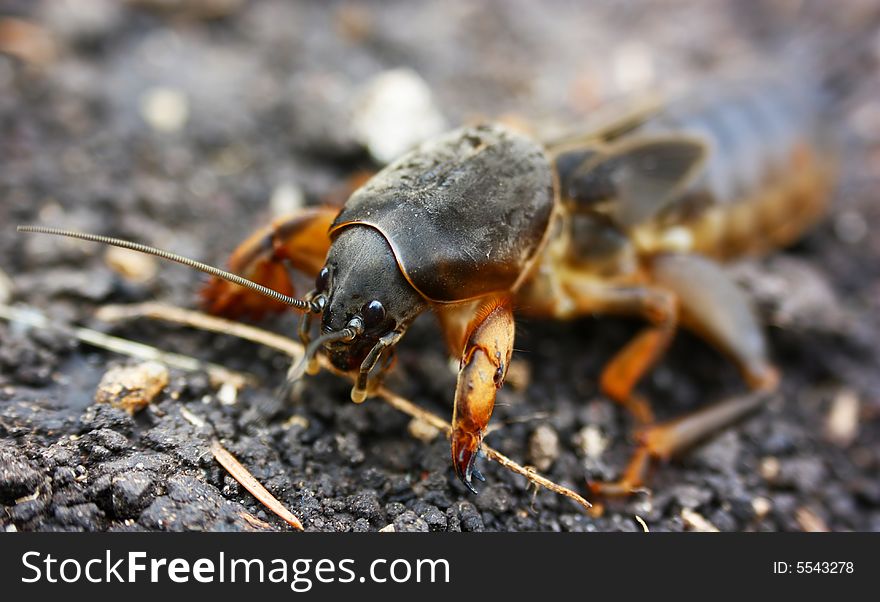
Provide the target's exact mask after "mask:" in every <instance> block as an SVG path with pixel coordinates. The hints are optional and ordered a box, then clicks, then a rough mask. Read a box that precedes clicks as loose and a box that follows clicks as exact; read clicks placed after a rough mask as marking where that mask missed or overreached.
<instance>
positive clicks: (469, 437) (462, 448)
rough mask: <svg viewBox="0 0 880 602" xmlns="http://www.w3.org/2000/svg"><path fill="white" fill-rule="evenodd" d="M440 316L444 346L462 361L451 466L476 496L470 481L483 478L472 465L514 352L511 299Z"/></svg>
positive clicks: (467, 307) (454, 418)
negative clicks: (444, 336)
mask: <svg viewBox="0 0 880 602" xmlns="http://www.w3.org/2000/svg"><path fill="white" fill-rule="evenodd" d="M439 315H440V320H441V324H442V325H443V327H444V330H445V332H446V336H447V341H448V342H449V343H450V346H451V348H452V350H454V351H455V350H457V353H458V354H460V357H461V363H460V367H459V372H458V383H457V385H456V389H455V408H454V410H453V414H452V434H451V447H452V463H453V466H454V467H455V472H456V474H457V475H458V477H459V478H460V479H461V481H462V482H463V483H464V484H465V486H467V487H468V488H469V489H470V490H471V491H473V492H476V490H475V488H474V486H473V483H472V478H473V477H475V478H477V479H479V480H482V475H481V474H480V472H479V470H477V469H476V468H475V467H474V463H475V461H476V458H477V454H478V452H479V450H480V446H481V444H482V441H483V435H484V434H485V431H486V426H487V425H488V424H489V419H490V418H491V417H492V410H493V409H494V407H495V396H496V394H497V392H498V389H500V388H501V385H502V384H503V383H504V378H505V376H506V375H507V368H508V366H509V364H510V356H511V353H512V352H513V338H514V330H515V327H514V320H513V311H512V309H511V302H510V299H509V298H507V297H499V298H492V299H490V300H488V301H484V302H480V303H473V304H468V305H467V306H461V307H458V308H447V309H445V310H439ZM465 324H466V326H465Z"/></svg>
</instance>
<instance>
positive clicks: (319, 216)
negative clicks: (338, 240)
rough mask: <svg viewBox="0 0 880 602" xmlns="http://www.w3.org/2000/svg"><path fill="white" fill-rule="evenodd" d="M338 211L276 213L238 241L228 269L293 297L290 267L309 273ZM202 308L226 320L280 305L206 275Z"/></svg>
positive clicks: (321, 256) (319, 262)
mask: <svg viewBox="0 0 880 602" xmlns="http://www.w3.org/2000/svg"><path fill="white" fill-rule="evenodd" d="M338 212H339V209H338V208H336V207H309V208H305V209H302V210H300V211H299V212H297V213H294V214H292V215H289V216H285V217H281V218H278V219H276V220H275V221H274V222H272V223H271V224H270V225H269V226H266V227H264V228H261V229H259V230H257V231H256V232H254V233H253V234H252V235H251V236H249V237H248V238H247V239H246V240H245V241H244V242H242V243H241V244H240V245H239V246H238V247H237V248H236V249H235V251H234V252H233V253H232V256H231V257H230V259H229V270H230V271H232V272H234V273H236V274H239V275H242V276H244V277H246V278H248V279H250V280H253V281H254V282H257V283H258V284H262V285H263V286H267V287H269V288H272V289H274V290H276V291H278V292H280V293H283V294H285V295H289V296H294V293H295V291H294V285H293V283H292V282H291V278H290V277H291V274H290V269H291V268H293V269H296V270H300V271H301V272H303V273H304V274H305V275H307V276H309V277H314V276H315V275H316V274H317V273H318V271H320V269H321V267H322V266H323V265H324V260H325V258H326V256H327V251H328V249H329V248H330V237H329V235H328V232H329V229H330V224H331V223H332V222H333V219H334V218H335V217H336V214H337V213H338ZM201 297H202V303H203V306H204V308H205V310H206V311H208V312H209V313H212V314H216V315H221V316H225V317H229V318H237V317H250V318H260V317H262V316H263V315H264V314H267V313H274V312H280V311H283V310H284V309H286V306H285V305H284V304H283V303H279V302H277V301H273V300H271V299H267V298H265V297H262V296H260V295H257V294H255V293H252V292H250V291H248V290H246V289H244V288H242V287H240V286H236V285H235V284H232V283H229V282H226V281H224V280H220V279H218V278H212V279H211V280H210V281H209V282H208V284H206V285H205V287H204V288H203V289H202V291H201Z"/></svg>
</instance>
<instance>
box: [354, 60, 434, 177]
mask: <svg viewBox="0 0 880 602" xmlns="http://www.w3.org/2000/svg"><path fill="white" fill-rule="evenodd" d="M352 129H353V131H354V134H355V137H356V138H357V140H358V141H359V142H360V143H361V144H363V146H365V147H366V148H367V150H368V151H369V153H370V155H371V156H372V157H373V159H375V160H376V161H377V162H379V163H382V164H385V163H390V162H391V161H393V160H394V159H396V158H397V157H398V156H400V155H402V154H403V153H405V152H406V151H408V150H409V149H411V148H413V147H414V146H415V145H417V144H418V143H420V142H423V141H424V140H427V139H428V138H431V137H433V136H436V135H438V134H440V133H442V132H443V131H444V130H445V129H446V121H445V119H444V118H443V115H442V114H441V113H440V111H439V109H437V107H436V106H435V104H434V99H433V96H432V94H431V90H430V88H428V85H427V84H426V83H425V81H424V80H423V79H422V78H421V77H419V75H418V74H417V73H416V72H415V71H412V70H410V69H394V70H391V71H386V72H384V73H381V74H379V75H377V76H376V77H375V78H373V79H372V80H370V81H369V82H367V83H366V85H365V86H364V87H363V88H362V89H361V91H360V94H359V95H358V99H357V101H356V103H355V107H354V110H353V116H352Z"/></svg>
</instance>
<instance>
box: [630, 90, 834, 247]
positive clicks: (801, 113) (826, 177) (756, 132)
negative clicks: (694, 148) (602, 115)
mask: <svg viewBox="0 0 880 602" xmlns="http://www.w3.org/2000/svg"><path fill="white" fill-rule="evenodd" d="M823 112H824V111H823V107H822V98H821V94H820V92H819V90H818V88H817V87H816V86H811V85H804V83H803V82H792V83H790V84H789V83H778V82H773V81H771V80H763V81H761V80H758V81H755V82H748V83H746V82H742V83H735V84H722V85H719V86H717V87H716V88H715V89H711V90H708V91H706V92H704V93H702V94H701V95H698V96H695V97H689V98H687V99H683V100H681V101H678V102H673V103H671V104H670V105H669V106H668V107H666V108H665V109H664V110H662V111H661V112H659V113H657V114H656V115H654V116H652V117H651V118H649V119H648V120H646V121H645V122H644V123H643V124H642V125H640V126H639V127H638V128H636V129H635V130H633V131H632V132H630V133H628V134H627V135H628V136H638V135H643V134H645V135H649V134H657V133H669V132H680V133H685V134H688V135H696V136H699V137H701V138H703V139H704V140H705V141H706V143H707V145H708V147H709V149H710V151H709V157H708V160H707V162H706V165H705V168H704V171H703V173H702V175H701V176H700V178H699V179H698V180H697V181H696V182H695V183H694V184H693V185H692V186H691V187H689V188H688V189H687V190H686V191H685V192H684V194H683V196H682V198H681V199H680V200H679V201H678V202H675V203H674V204H673V205H672V206H671V207H669V209H668V210H665V211H664V212H663V213H662V214H661V215H660V216H658V218H657V219H655V220H653V221H652V222H651V223H649V224H645V225H642V226H639V227H638V228H637V229H636V231H635V232H634V237H635V240H636V243H637V245H638V246H639V248H640V249H641V250H643V251H646V252H649V253H650V252H658V251H664V250H676V251H689V252H697V253H701V254H704V255H706V256H710V257H715V258H718V259H730V258H733V257H737V256H741V255H748V254H756V253H762V252H766V251H768V250H771V249H773V248H777V247H780V246H784V245H787V244H789V243H791V242H793V241H794V240H796V239H797V238H798V237H799V236H801V235H802V234H803V232H804V231H805V230H806V229H808V228H809V227H810V226H811V225H813V224H814V223H815V222H816V221H817V220H818V219H819V218H820V217H821V216H822V215H823V213H824V211H825V208H826V205H827V202H828V199H829V197H830V194H831V188H832V185H833V181H834V172H835V169H834V165H833V163H834V153H833V152H832V150H831V148H830V144H829V140H828V139H827V136H826V135H825V134H824V133H823V132H822V129H823V127H822V122H821V118H822V114H823Z"/></svg>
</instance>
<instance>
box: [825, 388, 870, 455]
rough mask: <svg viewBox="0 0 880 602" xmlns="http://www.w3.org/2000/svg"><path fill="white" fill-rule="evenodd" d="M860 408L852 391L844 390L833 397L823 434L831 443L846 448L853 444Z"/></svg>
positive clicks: (856, 432) (857, 427) (857, 399)
mask: <svg viewBox="0 0 880 602" xmlns="http://www.w3.org/2000/svg"><path fill="white" fill-rule="evenodd" d="M860 406H861V402H860V401H859V398H858V396H856V394H855V393H854V392H853V391H850V390H844V391H841V392H840V393H838V394H837V395H836V396H835V397H834V400H832V402H831V411H830V412H829V413H828V419H827V421H826V423H825V434H826V436H827V437H828V439H829V440H830V441H831V442H832V443H835V444H837V445H839V446H840V447H846V446H848V445H849V444H850V443H852V442H853V440H854V439H855V438H856V436H857V435H858V434H859V412H860Z"/></svg>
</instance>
